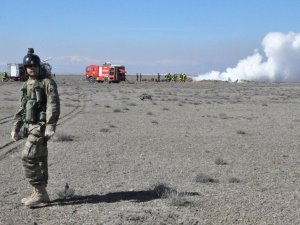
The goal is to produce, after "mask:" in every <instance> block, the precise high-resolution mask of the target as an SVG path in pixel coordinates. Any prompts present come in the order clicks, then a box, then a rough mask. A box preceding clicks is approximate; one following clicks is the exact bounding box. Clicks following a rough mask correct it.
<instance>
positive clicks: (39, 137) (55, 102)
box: [13, 78, 60, 186]
mask: <svg viewBox="0 0 300 225" xmlns="http://www.w3.org/2000/svg"><path fill="white" fill-rule="evenodd" d="M37 82H38V85H39V87H42V89H43V91H44V94H45V98H46V99H43V100H44V101H45V106H46V109H45V112H46V121H38V122H37V123H35V124H26V125H27V126H28V137H27V141H26V143H25V147H24V149H23V151H22V162H23V167H24V171H25V176H26V178H28V180H29V182H30V183H31V184H32V185H33V186H36V185H47V183H48V149H47V139H46V138H45V128H46V126H51V127H52V128H53V130H54V131H55V128H56V124H57V121H58V118H59V115H60V101H59V95H58V91H57V85H56V83H55V82H54V81H53V80H52V79H49V78H45V79H41V80H38V81H37ZM32 89H33V87H32V85H30V84H28V83H27V82H25V83H24V85H23V88H22V90H23V92H22V96H21V100H20V106H19V108H18V109H17V111H16V113H15V116H14V122H13V131H15V132H16V133H18V132H19V131H20V129H21V127H22V126H23V125H24V123H25V121H24V118H25V113H26V108H25V107H26V106H25V104H24V101H25V102H26V97H29V96H30V92H31V90H32ZM24 90H26V92H27V93H26V95H27V96H26V95H24Z"/></svg>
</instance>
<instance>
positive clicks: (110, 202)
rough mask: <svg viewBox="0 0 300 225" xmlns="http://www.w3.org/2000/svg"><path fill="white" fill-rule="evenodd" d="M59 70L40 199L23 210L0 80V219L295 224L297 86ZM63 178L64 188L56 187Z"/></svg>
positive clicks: (15, 88) (26, 189) (9, 103)
mask: <svg viewBox="0 0 300 225" xmlns="http://www.w3.org/2000/svg"><path fill="white" fill-rule="evenodd" d="M128 79H129V81H127V82H124V83H120V84H108V83H103V84H101V83H89V82H87V81H86V80H84V79H82V77H81V76H56V77H55V80H56V82H57V84H58V87H59V93H60V98H61V107H62V113H61V119H60V124H59V126H58V127H57V132H56V134H55V137H54V138H53V139H52V140H51V141H50V142H49V143H48V147H49V173H50V174H49V175H50V180H49V185H48V192H49V195H50V198H51V203H50V204H49V205H40V206H37V207H34V208H29V207H25V206H23V205H22V204H21V202H20V201H21V199H22V198H23V197H24V196H27V195H28V194H30V192H31V187H30V185H29V183H28V182H27V181H26V179H25V178H24V173H23V170H22V165H21V159H20V152H21V149H22V146H23V145H22V144H23V141H22V140H20V141H18V142H17V143H13V144H10V142H11V140H10V131H11V126H12V122H11V117H12V115H13V113H14V111H15V110H16V108H17V105H18V98H19V97H18V95H19V94H20V91H19V90H20V88H21V86H22V83H20V82H5V83H0V100H1V101H0V102H1V104H0V132H1V136H0V224H1V225H2V224H5V225H6V224H31V225H32V224H39V225H40V224H47V225H49V224H53V225H57V224H120V225H123V224H183V225H185V224H186V225H190V224H201V225H202V224H207V225H209V224H211V225H212V224H213V225H214V224H220V225H221V224H222V225H224V224H249V225H250V224H251V225H252V224H300V216H299V215H300V207H299V206H300V204H299V202H300V188H299V184H300V151H299V138H300V126H299V125H300V118H299V115H300V98H299V97H300V85H299V84H271V83H254V82H249V83H227V82H216V81H202V82H186V83H180V82H178V83H173V82H170V83H168V82H161V83H156V82H151V81H143V82H142V83H136V82H135V76H132V77H129V78H128ZM66 184H68V186H69V189H66V188H65V186H66Z"/></svg>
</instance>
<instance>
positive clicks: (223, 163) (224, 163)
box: [215, 157, 228, 165]
mask: <svg viewBox="0 0 300 225" xmlns="http://www.w3.org/2000/svg"><path fill="white" fill-rule="evenodd" d="M215 164H216V165H227V164H228V163H227V162H226V161H225V160H224V159H221V158H220V157H218V158H216V160H215Z"/></svg>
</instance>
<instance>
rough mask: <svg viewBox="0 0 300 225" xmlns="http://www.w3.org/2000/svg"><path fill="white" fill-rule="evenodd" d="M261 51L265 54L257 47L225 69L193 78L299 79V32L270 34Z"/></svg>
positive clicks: (277, 80) (288, 80)
mask: <svg viewBox="0 0 300 225" xmlns="http://www.w3.org/2000/svg"><path fill="white" fill-rule="evenodd" d="M262 50H263V51H262V53H259V52H258V50H255V52H254V54H253V55H251V56H248V57H247V58H245V59H242V60H240V61H239V62H238V64H237V65H236V67H234V68H227V69H226V71H225V72H218V71H212V72H209V73H206V74H202V75H199V76H198V77H195V78H194V80H197V81H198V80H224V81H225V80H228V79H230V80H232V81H236V80H239V81H240V80H251V81H260V82H261V81H264V82H300V33H293V32H290V33H288V34H283V33H279V32H272V33H268V34H267V35H266V36H265V37H264V39H263V41H262Z"/></svg>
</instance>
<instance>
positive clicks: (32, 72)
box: [26, 66, 40, 77]
mask: <svg viewBox="0 0 300 225" xmlns="http://www.w3.org/2000/svg"><path fill="white" fill-rule="evenodd" d="M39 71H40V67H39V66H28V67H26V72H27V74H28V75H29V76H30V77H36V76H37V75H38V74H39Z"/></svg>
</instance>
